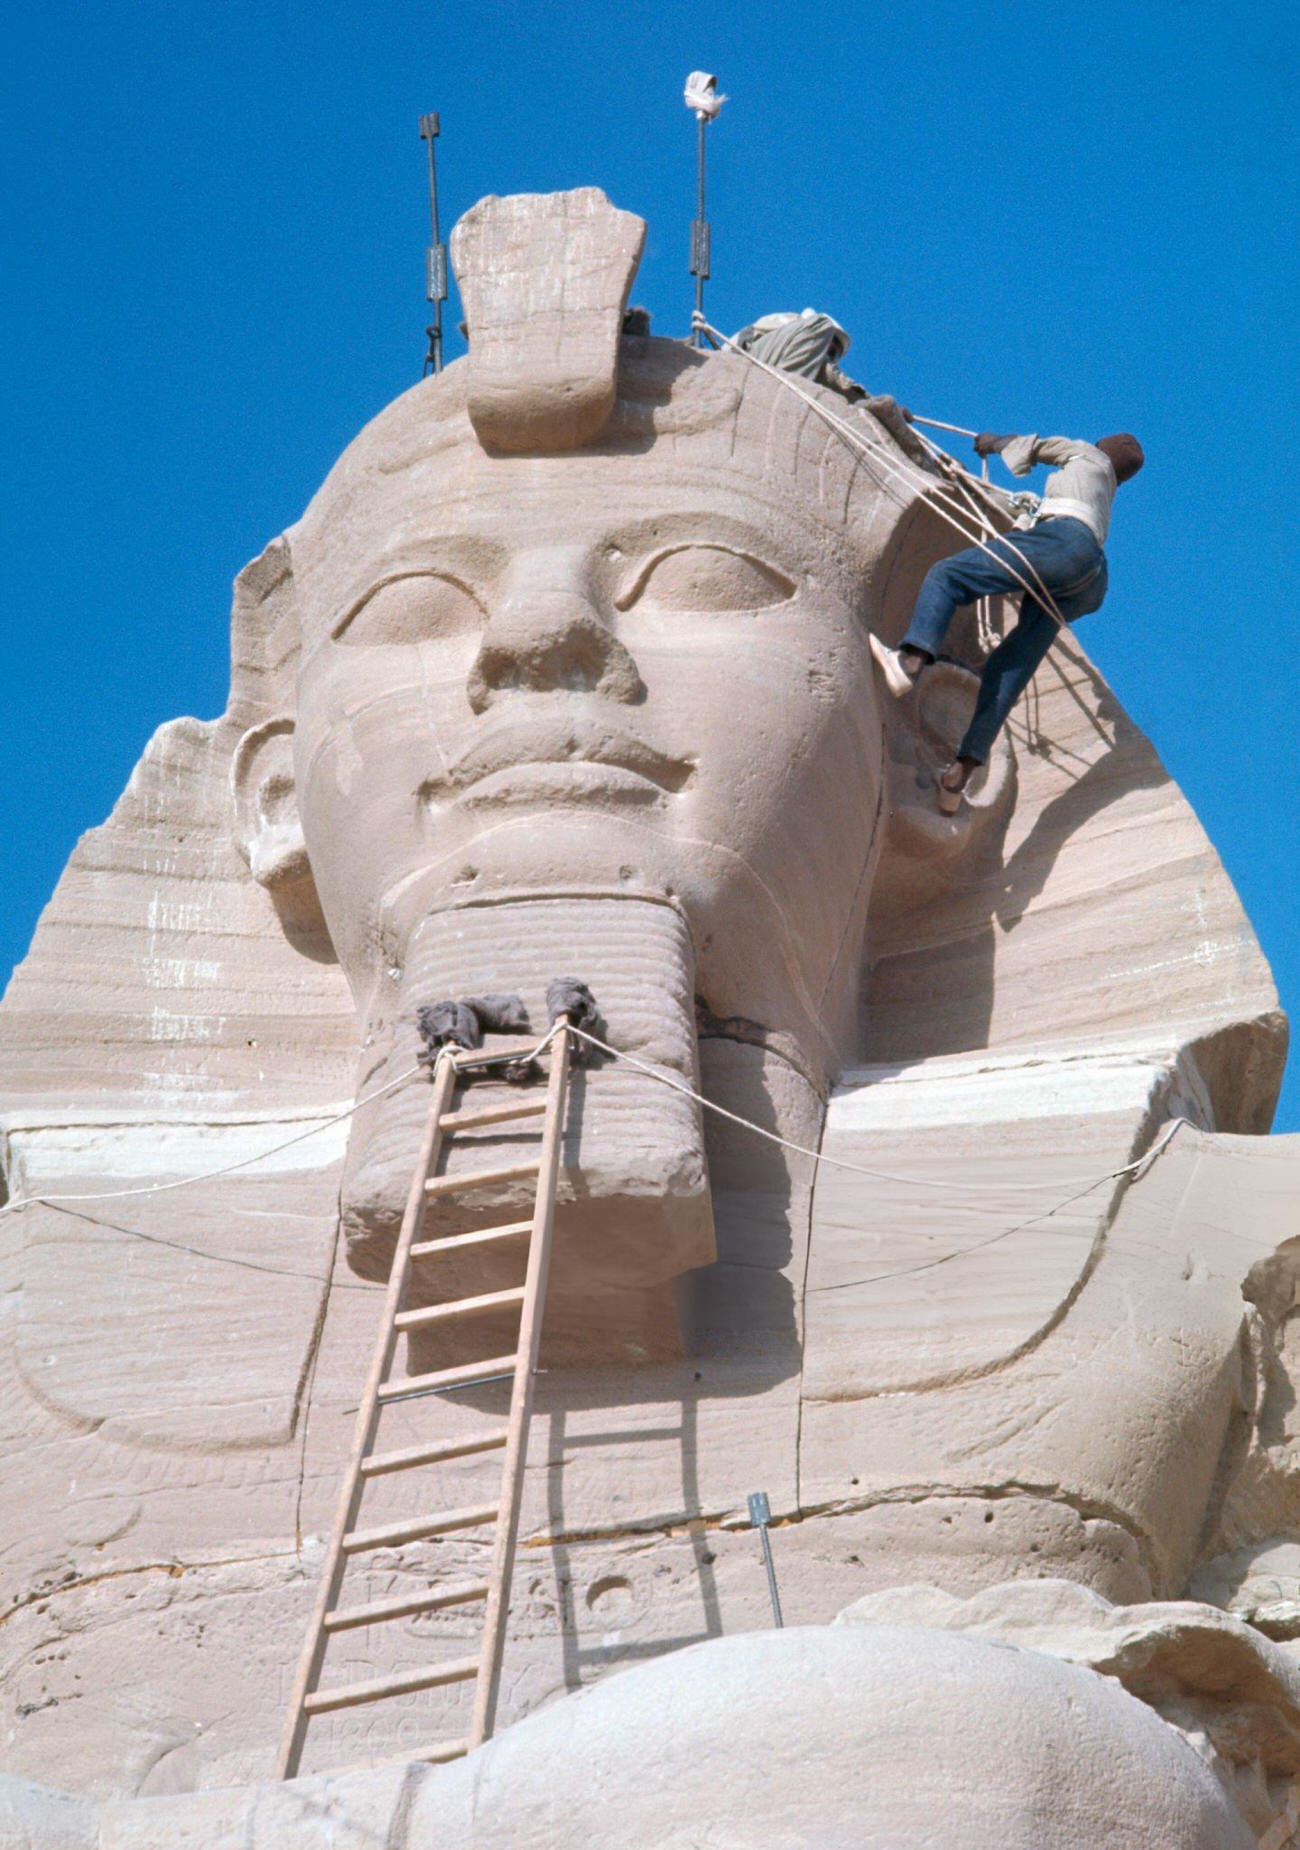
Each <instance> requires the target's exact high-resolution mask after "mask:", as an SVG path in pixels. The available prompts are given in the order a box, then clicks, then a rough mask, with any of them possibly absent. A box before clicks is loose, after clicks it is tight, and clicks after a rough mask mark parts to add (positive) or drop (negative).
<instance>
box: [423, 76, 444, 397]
mask: <svg viewBox="0 0 1300 1850" xmlns="http://www.w3.org/2000/svg"><path fill="white" fill-rule="evenodd" d="M440 128H441V123H440V121H439V119H438V114H437V111H436V110H435V111H433V112H432V113H431V114H429V115H427V116H421V117H420V139H421V141H423V142H424V144H425V146H426V147H427V148H428V151H429V223H430V225H431V226H432V229H433V237H432V240H431V242H430V244H429V249H428V252H427V256H426V264H425V283H424V295H425V300H426V301H427V302H428V303H429V305H430V307H431V308H432V311H433V313H432V317H431V319H430V322H429V325H428V327H427V328H426V329H425V330H424V331H425V333H426V334H427V335H428V337H429V350H428V352H427V353H426V354H425V356H424V371H425V376H426V378H427V376H428V375H429V374H430V373H440V372H441V371H442V305H443V303H444V302H445V301H446V300H447V246H446V245H445V244H444V243H443V241H442V238H441V235H440V233H439V230H438V163H437V160H436V158H435V156H434V151H433V144H434V142H435V141H436V140H437V138H438V132H439V129H440Z"/></svg>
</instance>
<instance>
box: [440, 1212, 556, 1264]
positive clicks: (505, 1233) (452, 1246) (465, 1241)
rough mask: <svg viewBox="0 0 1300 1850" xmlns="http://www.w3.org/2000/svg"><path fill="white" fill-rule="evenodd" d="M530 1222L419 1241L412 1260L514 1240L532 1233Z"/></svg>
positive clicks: (516, 1221) (513, 1222)
mask: <svg viewBox="0 0 1300 1850" xmlns="http://www.w3.org/2000/svg"><path fill="white" fill-rule="evenodd" d="M532 1226H533V1223H532V1222H531V1221H530V1220H511V1221H506V1222H505V1224H504V1225H503V1226H501V1227H479V1228H478V1229H477V1230H476V1231H475V1232H473V1233H450V1234H447V1235H445V1236H444V1237H443V1238H442V1239H441V1240H417V1242H416V1244H415V1245H414V1246H413V1247H412V1248H411V1257H412V1259H432V1258H433V1257H434V1256H435V1254H437V1253H451V1252H456V1251H458V1250H459V1249H461V1248H463V1247H466V1246H484V1245H486V1244H487V1243H488V1242H489V1241H490V1240H513V1239H517V1238H518V1236H519V1235H520V1234H521V1233H531V1231H532Z"/></svg>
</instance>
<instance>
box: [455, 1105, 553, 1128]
mask: <svg viewBox="0 0 1300 1850" xmlns="http://www.w3.org/2000/svg"><path fill="white" fill-rule="evenodd" d="M545 1110H546V1100H545V1099H544V1098H529V1099H520V1100H518V1101H517V1102H516V1103H513V1104H510V1105H485V1106H484V1108H483V1109H482V1111H449V1112H448V1113H447V1115H446V1117H443V1118H439V1120H438V1123H439V1125H440V1126H441V1128H442V1130H443V1132H444V1134H445V1133H447V1132H453V1133H454V1132H456V1131H472V1130H477V1129H478V1127H479V1126H480V1125H481V1124H509V1123H510V1121H511V1119H512V1118H539V1117H541V1115H542V1113H543V1112H544V1111H545Z"/></svg>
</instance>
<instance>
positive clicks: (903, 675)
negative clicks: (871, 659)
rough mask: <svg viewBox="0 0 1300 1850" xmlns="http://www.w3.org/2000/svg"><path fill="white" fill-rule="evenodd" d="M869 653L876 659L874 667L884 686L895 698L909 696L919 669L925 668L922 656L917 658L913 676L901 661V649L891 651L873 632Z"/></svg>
mask: <svg viewBox="0 0 1300 1850" xmlns="http://www.w3.org/2000/svg"><path fill="white" fill-rule="evenodd" d="M871 653H872V654H873V655H874V656H875V658H876V666H877V667H878V668H879V669H880V672H881V674H882V675H884V677H885V686H886V687H887V688H888V689H889V691H890V693H891V694H893V695H895V697H896V698H898V699H900V700H901V699H902V697H903V695H904V694H910V693H911V691H912V689H913V688H914V687H915V686H916V682H917V677H918V676H919V674H920V672H921V669H922V668H924V667H925V666H926V662H925V659H924V657H923V656H918V657H917V658H916V660H917V669H916V674H913V673H912V672H911V670H910V669H909V668H908V666H907V664H906V662H904V660H903V653H902V650H901V649H891V648H890V646H889V644H888V643H887V642H882V641H881V640H880V638H879V636H877V635H876V634H875V633H874V632H873V633H872V637H871Z"/></svg>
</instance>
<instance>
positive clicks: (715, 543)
mask: <svg viewBox="0 0 1300 1850" xmlns="http://www.w3.org/2000/svg"><path fill="white" fill-rule="evenodd" d="M697 548H699V549H701V550H707V551H709V552H725V553H728V554H729V555H730V556H731V557H732V558H733V559H743V560H744V561H745V563H746V564H747V565H753V566H756V567H757V568H758V569H759V571H762V572H766V573H767V574H768V575H769V576H770V577H772V578H773V579H775V580H776V581H777V582H778V583H781V584H784V585H788V586H789V587H790V591H791V592H793V591H794V589H795V580H794V579H793V578H792V577H791V575H790V573H789V572H787V571H783V570H782V569H781V567H780V566H778V565H773V564H772V563H771V562H770V560H768V559H765V558H764V557H763V555H762V553H761V552H759V550H758V549H757V548H756V547H753V546H740V545H737V544H736V543H735V542H734V541H731V540H720V539H710V538H708V537H706V536H705V535H696V536H693V537H691V538H687V539H680V540H674V541H672V542H671V543H670V544H668V545H665V546H659V547H656V548H655V549H654V550H653V551H652V552H650V553H648V554H647V555H646V557H645V558H644V559H642V560H641V562H640V563H639V564H638V566H637V567H636V569H635V571H634V572H633V573H632V575H631V577H630V579H628V580H627V582H626V583H625V584H624V585H623V586H622V588H621V589H620V590H619V591H617V592H616V593H615V595H614V608H615V610H627V609H628V608H629V607H630V606H631V605H632V604H634V603H635V602H636V600H637V598H638V597H639V596H640V595H641V592H642V591H643V590H644V588H645V583H646V580H647V579H648V578H649V576H650V574H651V572H653V571H654V569H655V567H656V566H659V565H662V564H663V562H664V560H665V559H671V558H672V556H673V554H674V553H679V552H693V551H695V550H696V549H697Z"/></svg>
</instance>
